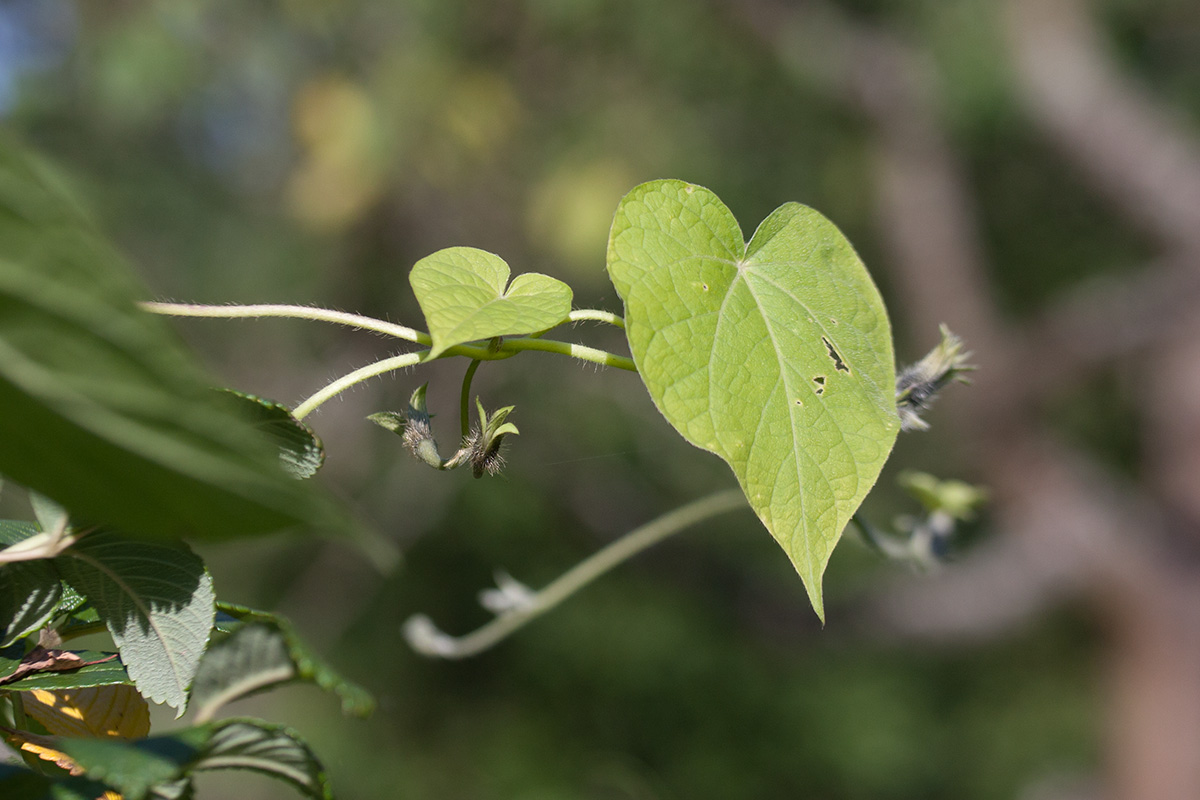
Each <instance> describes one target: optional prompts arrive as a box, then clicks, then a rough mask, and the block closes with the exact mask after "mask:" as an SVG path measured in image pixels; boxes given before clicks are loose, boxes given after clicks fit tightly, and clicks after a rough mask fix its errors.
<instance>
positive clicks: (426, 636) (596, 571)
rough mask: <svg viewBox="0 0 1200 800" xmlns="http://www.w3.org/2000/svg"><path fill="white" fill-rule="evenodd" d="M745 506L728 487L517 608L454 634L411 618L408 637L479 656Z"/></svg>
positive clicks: (437, 652)
mask: <svg viewBox="0 0 1200 800" xmlns="http://www.w3.org/2000/svg"><path fill="white" fill-rule="evenodd" d="M745 507H746V498H745V497H744V495H743V494H742V492H741V490H740V489H728V490H726V491H723V492H717V493H716V494H712V495H709V496H708V497H704V498H701V499H700V500H696V501H695V502H692V503H688V504H687V505H685V506H681V507H680V508H677V509H675V510H674V511H670V512H668V513H666V514H664V515H663V516H661V517H659V518H658V519H656V520H653V521H652V522H648V523H646V524H645V525H642V526H641V527H639V528H635V529H634V530H632V531H630V532H629V533H627V534H625V536H622V537H621V538H620V539H618V540H616V541H615V542H613V543H612V544H610V545H608V546H607V547H605V548H603V549H602V550H599V551H597V552H596V553H594V554H593V555H591V556H589V557H588V558H587V559H586V560H584V561H582V562H580V563H579V564H576V565H575V566H574V567H572V568H571V569H570V570H569V571H567V572H566V573H564V574H563V575H561V576H560V577H559V578H557V579H556V580H555V581H554V582H553V583H551V584H549V585H548V586H546V587H545V588H544V589H542V590H541V591H540V592H537V593H535V594H532V595H530V596H529V598H528V599H527V601H526V602H524V603H522V604H521V605H520V606H518V607H517V608H514V609H512V610H510V611H505V612H502V613H501V614H500V615H499V616H497V617H496V618H495V619H494V620H492V621H491V622H489V623H487V624H486V625H484V626H483V627H481V628H478V629H477V630H475V631H473V632H471V633H469V634H467V635H465V636H459V637H454V636H449V635H447V634H445V633H443V632H442V631H440V630H438V629H437V627H436V626H435V625H434V624H433V622H432V621H431V620H430V619H429V618H428V617H426V616H424V615H416V616H413V617H410V618H409V619H408V621H407V622H406V623H404V633H405V636H406V637H407V638H408V642H409V644H410V645H412V647H413V649H415V650H416V651H417V652H419V653H421V654H422V655H426V656H431V657H436V658H447V659H459V658H468V657H470V656H473V655H477V654H479V653H481V652H483V651H484V650H487V649H488V648H490V647H492V646H494V645H496V644H497V643H498V642H500V641H502V640H503V639H504V638H505V637H507V636H509V635H510V634H512V633H513V632H514V631H516V630H518V629H519V628H521V627H523V626H524V625H525V624H527V623H528V622H530V621H532V620H534V619H536V618H537V617H540V616H541V615H542V614H545V613H546V612H547V611H549V610H550V609H552V608H554V607H555V606H557V605H558V604H559V603H561V602H562V601H564V600H566V599H567V598H568V597H570V596H571V595H573V594H574V593H575V592H577V591H579V590H580V589H582V588H583V587H584V586H587V585H588V584H589V583H591V582H592V581H594V580H595V579H596V578H599V577H600V576H601V575H603V574H604V573H606V572H608V571H609V570H611V569H612V568H613V567H616V566H618V565H619V564H621V563H623V562H625V561H628V560H629V559H630V558H632V557H633V556H635V555H637V554H638V553H640V552H642V551H643V550H645V549H646V548H648V547H650V546H651V545H654V544H657V543H658V542H661V541H662V540H663V539H666V538H667V537H668V536H671V535H672V534H675V533H678V532H679V531H682V530H684V529H685V528H688V527H690V526H692V525H695V524H697V523H699V522H703V521H704V520H706V519H708V518H710V517H714V516H716V515H717V514H723V513H725V512H727V511H733V510H735V509H739V508H745Z"/></svg>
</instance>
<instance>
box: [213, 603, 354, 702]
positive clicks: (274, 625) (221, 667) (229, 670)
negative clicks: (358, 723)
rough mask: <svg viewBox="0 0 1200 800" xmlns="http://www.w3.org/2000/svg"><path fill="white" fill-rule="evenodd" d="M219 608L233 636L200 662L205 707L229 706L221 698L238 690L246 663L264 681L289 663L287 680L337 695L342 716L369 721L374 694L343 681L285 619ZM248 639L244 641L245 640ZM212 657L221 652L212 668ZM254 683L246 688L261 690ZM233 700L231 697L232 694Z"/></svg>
mask: <svg viewBox="0 0 1200 800" xmlns="http://www.w3.org/2000/svg"><path fill="white" fill-rule="evenodd" d="M217 607H218V609H220V611H221V613H220V614H219V615H218V619H217V622H216V628H217V630H219V631H222V632H224V633H229V634H231V635H230V637H229V638H228V639H226V640H224V641H222V642H219V643H217V644H214V645H213V646H212V647H210V648H209V650H210V653H209V654H206V655H205V658H204V662H202V663H201V672H200V673H198V674H197V676H196V685H195V689H194V690H193V701H194V702H196V703H199V704H201V706H202V707H203V706H206V705H207V704H208V703H210V702H214V701H218V700H219V701H220V702H228V700H221V699H220V695H225V694H227V693H231V692H232V691H234V690H235V689H236V681H237V668H236V665H238V664H243V665H245V668H246V672H247V674H249V673H250V670H251V667H250V665H252V664H253V665H257V668H258V669H261V670H262V671H263V672H262V674H261V676H260V677H261V678H262V679H264V680H265V679H267V678H268V677H270V675H271V674H272V673H275V671H276V670H279V671H280V672H279V673H277V674H281V672H282V667H283V665H284V659H286V663H287V664H289V665H290V666H291V669H292V675H291V676H290V677H289V678H287V680H300V681H308V682H311V683H315V684H316V685H317V686H318V687H320V688H322V689H324V690H325V691H327V692H332V693H333V694H334V695H336V696H337V697H338V698H339V699H340V700H341V701H342V713H344V714H351V715H353V716H357V717H365V716H367V715H368V714H370V713H371V711H372V710H373V709H374V707H375V701H374V699H373V698H372V697H371V695H370V693H369V692H367V690H365V689H363V688H362V687H361V686H358V685H357V684H355V683H353V682H351V681H349V680H347V679H346V678H344V677H342V676H341V674H339V673H338V671H337V670H335V669H334V668H333V667H331V666H329V664H327V663H326V662H325V661H323V660H322V659H321V658H320V657H319V656H317V655H316V654H315V653H313V652H312V650H310V649H309V648H308V646H307V645H306V644H305V643H304V641H303V640H302V639H301V638H300V637H299V636H298V635H297V634H296V632H295V629H293V628H292V624H291V623H290V622H289V621H288V620H287V619H286V618H284V617H282V616H279V615H278V614H269V613H267V612H265V611H256V610H254V609H252V608H246V607H245V606H239V605H234V604H232V603H218V604H217ZM252 631H253V633H251V632H252ZM243 636H244V637H245V638H242V637H243ZM281 644H282V650H283V652H282V654H281V652H280V645H281ZM226 645H228V649H226ZM212 653H217V654H218V656H217V657H216V658H215V659H214V661H213V663H212V664H211V665H210V664H209V663H208V662H209V655H211V654H212ZM281 655H282V656H283V658H281ZM210 668H211V669H210ZM250 683H251V681H248V682H247V684H246V686H247V688H248V689H249V690H250V691H255V690H257V689H258V688H262V687H258V686H252V685H250ZM264 685H265V684H264ZM202 696H203V699H202ZM229 699H232V696H230V697H229Z"/></svg>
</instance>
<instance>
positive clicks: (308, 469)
mask: <svg viewBox="0 0 1200 800" xmlns="http://www.w3.org/2000/svg"><path fill="white" fill-rule="evenodd" d="M225 394H226V395H227V396H228V397H229V398H230V399H231V400H232V401H233V403H234V405H235V407H236V408H237V410H238V411H240V412H242V413H243V415H244V416H245V417H246V418H247V419H248V420H249V421H250V422H251V423H252V424H253V425H254V427H256V428H258V429H259V430H260V431H262V432H263V433H264V434H265V435H266V437H267V438H268V439H270V440H271V441H272V442H273V443H274V444H275V446H276V447H278V448H279V463H280V464H281V465H282V466H283V468H284V469H285V470H287V472H288V474H289V475H291V476H293V477H295V478H311V477H312V476H313V475H316V474H317V470H319V469H320V468H321V465H322V464H324V463H325V448H324V447H323V446H322V445H321V440H320V439H319V438H317V434H315V433H314V432H313V429H312V428H310V427H308V425H307V424H305V423H304V422H303V421H301V420H298V419H296V418H295V417H294V416H292V412H291V409H289V408H288V407H287V406H285V405H283V404H282V403H276V402H275V401H274V400H265V399H263V398H261V397H256V396H254V395H252V394H245V393H244V392H236V391H233V390H232V389H228V390H226V391H225Z"/></svg>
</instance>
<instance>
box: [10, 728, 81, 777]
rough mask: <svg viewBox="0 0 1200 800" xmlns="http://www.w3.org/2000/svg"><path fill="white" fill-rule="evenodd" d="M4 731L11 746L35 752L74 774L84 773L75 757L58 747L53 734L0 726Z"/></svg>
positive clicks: (36, 754) (41, 757) (43, 758)
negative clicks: (40, 733)
mask: <svg viewBox="0 0 1200 800" xmlns="http://www.w3.org/2000/svg"><path fill="white" fill-rule="evenodd" d="M0 731H3V732H4V740H5V741H6V742H8V744H9V746H11V747H13V748H16V749H18V750H24V751H25V752H27V753H33V754H34V755H35V756H37V757H38V758H40V759H42V760H43V761H50V762H52V763H54V764H56V765H58V766H59V767H62V768H63V769H65V770H66V771H67V772H69V773H71V774H72V775H76V776H78V775H82V774H83V768H82V767H80V766H79V765H78V764H76V763H75V761H74V759H72V758H71V757H70V756H68V755H67V754H66V753H64V752H62V751H61V750H59V749H58V740H57V739H55V738H54V737H53V736H41V735H39V734H36V733H30V732H29V731H18V730H13V729H12V728H0Z"/></svg>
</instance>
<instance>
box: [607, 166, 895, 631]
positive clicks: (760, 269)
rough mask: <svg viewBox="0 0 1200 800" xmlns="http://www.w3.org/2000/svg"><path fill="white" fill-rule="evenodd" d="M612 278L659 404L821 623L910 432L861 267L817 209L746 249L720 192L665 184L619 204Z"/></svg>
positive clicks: (888, 342)
mask: <svg viewBox="0 0 1200 800" xmlns="http://www.w3.org/2000/svg"><path fill="white" fill-rule="evenodd" d="M608 273H609V276H610V277H611V279H612V282H613V285H614V286H615V287H616V288H617V291H618V292H619V293H620V295H621V297H622V298H623V299H624V301H625V326H626V333H627V335H628V338H629V346H630V349H631V351H632V353H633V359H634V361H635V363H636V364H637V367H638V371H639V373H640V374H641V376H642V380H643V381H644V382H645V384H646V387H647V389H648V390H649V391H650V396H651V397H652V398H653V399H654V402H655V404H656V405H657V406H658V408H659V410H660V411H661V412H662V413H663V415H664V416H665V417H666V418H667V420H668V421H669V422H670V423H671V424H672V425H673V426H675V428H676V429H677V430H678V431H679V432H680V433H681V434H682V435H683V436H684V438H686V439H687V440H688V441H689V442H691V443H692V444H694V445H696V446H697V447H701V448H703V449H705V450H708V451H710V452H713V453H716V454H717V455H718V456H720V457H721V458H722V459H724V460H725V461H726V462H727V463H728V464H729V465H730V467H732V468H733V471H734V474H735V475H737V478H738V482H739V483H740V484H741V487H742V491H743V492H745V494H746V497H747V499H748V500H749V501H750V505H751V506H752V507H753V508H754V510H755V512H756V513H757V514H758V517H759V519H761V520H762V522H763V524H764V525H766V527H767V529H768V530H769V531H770V532H771V534H772V535H773V536H774V537H775V539H776V540H777V541H778V542H779V544H780V545H782V546H783V549H784V551H785V552H786V553H787V554H788V556H789V558H790V559H791V561H792V564H793V565H794V566H795V568H796V571H797V572H798V573H799V574H800V577H801V579H802V580H803V581H804V584H805V587H806V588H807V589H808V594H809V598H810V599H811V600H812V604H813V608H814V609H815V610H816V612H817V614H818V615H819V616H820V617H821V618H822V619H824V608H823V603H822V597H821V577H822V575H823V574H824V571H825V566H826V564H827V563H828V561H829V556H830V554H831V553H832V552H833V548H834V546H835V545H836V544H837V541H838V538H839V537H840V536H841V533H842V529H843V528H844V527H845V525H846V523H847V522H848V521H849V519H850V517H851V515H852V514H853V513H854V511H855V509H857V508H858V505H859V504H860V503H861V502H862V499H863V498H864V497H865V496H866V494H867V492H868V491H869V490H870V488H871V486H872V485H873V484H874V483H875V480H876V478H878V476H879V471H880V470H881V469H882V467H883V463H884V461H885V460H886V459H887V457H888V454H889V453H890V452H891V449H892V446H893V444H894V443H895V438H896V434H897V432H898V430H899V427H900V426H899V420H898V417H897V414H896V404H895V396H894V391H895V389H894V386H895V367H894V358H893V354H892V338H891V327H890V325H889V323H888V319H887V313H886V311H885V309H884V307H883V303H882V301H881V299H880V297H879V292H878V290H876V288H875V286H874V284H873V283H872V282H871V278H870V276H869V275H868V274H867V271H866V269H865V268H864V267H863V264H862V262H861V261H860V260H859V258H858V256H857V255H856V254H855V252H854V250H853V248H852V247H851V246H850V243H849V242H847V241H846V239H845V237H844V236H842V234H841V232H840V231H838V230H837V228H835V227H834V226H833V224H832V223H830V222H829V221H828V220H827V219H825V218H824V217H822V216H821V215H820V214H818V213H817V212H816V211H814V210H812V209H811V208H807V207H805V206H801V205H799V204H797V203H788V204H786V205H784V206H781V207H780V208H778V209H776V211H775V212H773V213H772V214H771V215H770V216H769V217H767V219H766V220H764V221H763V223H762V224H761V225H760V226H759V228H758V230H757V231H756V232H755V234H754V236H753V237H752V238H751V240H750V242H749V243H748V244H747V243H745V242H744V238H743V235H742V232H741V228H740V227H739V226H738V224H737V221H736V220H735V219H734V217H733V214H732V213H730V211H729V209H728V208H726V207H725V205H724V204H723V203H721V201H720V200H718V199H717V197H716V195H714V194H713V193H712V192H710V191H708V190H707V189H704V188H702V187H699V186H693V185H691V184H687V183H684V182H682V181H655V182H652V183H647V184H643V185H641V186H638V187H637V188H635V189H634V190H633V191H632V192H630V193H629V194H628V195H627V196H626V197H625V198H624V199H623V200H622V201H621V204H620V206H619V207H618V209H617V214H616V218H615V220H614V221H613V226H612V231H611V234H610V238H609V245H608Z"/></svg>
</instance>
